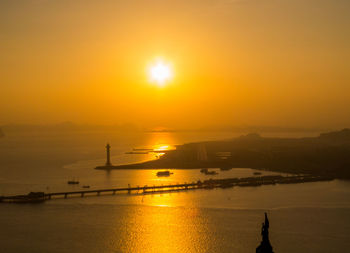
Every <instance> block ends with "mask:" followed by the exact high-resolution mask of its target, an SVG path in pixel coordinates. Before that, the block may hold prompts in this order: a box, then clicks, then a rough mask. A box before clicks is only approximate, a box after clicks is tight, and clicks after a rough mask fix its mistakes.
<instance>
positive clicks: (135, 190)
mask: <svg viewBox="0 0 350 253" xmlns="http://www.w3.org/2000/svg"><path fill="white" fill-rule="evenodd" d="M333 179H334V178H333V177H329V176H314V175H295V176H287V177H285V176H280V175H276V176H261V177H246V178H225V179H209V180H204V181H200V180H198V181H197V182H192V183H186V182H185V183H180V184H179V183H178V184H167V185H153V186H147V185H145V186H136V187H131V186H130V184H129V185H128V187H123V188H110V189H96V190H82V191H67V192H52V193H44V192H31V193H29V194H27V195H15V196H0V203H1V202H2V203H39V202H44V201H46V200H50V199H55V198H64V199H66V198H69V197H81V198H83V197H85V196H101V195H106V194H103V193H107V194H108V193H110V194H112V195H114V194H116V193H119V192H120V193H123V192H124V193H127V194H161V193H169V192H179V191H187V190H196V189H214V188H231V187H247V186H250V187H256V186H261V185H274V184H295V183H306V182H317V181H330V180H333Z"/></svg>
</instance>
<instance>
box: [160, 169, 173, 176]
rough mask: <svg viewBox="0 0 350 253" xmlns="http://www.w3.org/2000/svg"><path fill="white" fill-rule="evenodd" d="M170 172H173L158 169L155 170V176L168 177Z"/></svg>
mask: <svg viewBox="0 0 350 253" xmlns="http://www.w3.org/2000/svg"><path fill="white" fill-rule="evenodd" d="M171 174H174V173H172V172H170V171H168V170H165V171H158V172H157V177H168V176H170V175H171Z"/></svg>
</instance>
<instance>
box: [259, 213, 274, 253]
mask: <svg viewBox="0 0 350 253" xmlns="http://www.w3.org/2000/svg"><path fill="white" fill-rule="evenodd" d="M269 226H270V224H269V219H268V218H267V213H265V222H264V223H263V224H262V227H261V236H262V241H261V243H260V245H259V246H258V247H257V248H256V253H273V251H272V246H271V244H270V240H269Z"/></svg>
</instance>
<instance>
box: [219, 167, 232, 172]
mask: <svg viewBox="0 0 350 253" xmlns="http://www.w3.org/2000/svg"><path fill="white" fill-rule="evenodd" d="M231 169H232V168H231V167H221V168H220V170H223V171H224V170H231Z"/></svg>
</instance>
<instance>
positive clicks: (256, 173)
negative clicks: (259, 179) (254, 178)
mask: <svg viewBox="0 0 350 253" xmlns="http://www.w3.org/2000/svg"><path fill="white" fill-rule="evenodd" d="M253 174H254V175H261V172H254V173H253Z"/></svg>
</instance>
